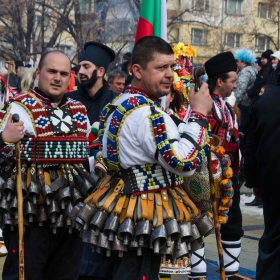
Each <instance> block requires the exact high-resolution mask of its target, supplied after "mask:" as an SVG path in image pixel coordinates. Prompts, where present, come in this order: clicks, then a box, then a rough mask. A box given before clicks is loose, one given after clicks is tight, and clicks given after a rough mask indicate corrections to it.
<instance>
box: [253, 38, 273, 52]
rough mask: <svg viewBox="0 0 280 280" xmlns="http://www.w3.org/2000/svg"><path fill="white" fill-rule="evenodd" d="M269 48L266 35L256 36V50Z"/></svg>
mask: <svg viewBox="0 0 280 280" xmlns="http://www.w3.org/2000/svg"><path fill="white" fill-rule="evenodd" d="M268 49H270V40H269V38H268V37H266V36H256V51H265V50H268Z"/></svg>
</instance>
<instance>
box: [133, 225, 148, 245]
mask: <svg viewBox="0 0 280 280" xmlns="http://www.w3.org/2000/svg"><path fill="white" fill-rule="evenodd" d="M151 232H152V224H151V223H150V222H149V221H148V220H142V221H140V222H138V223H137V225H136V227H135V236H136V239H137V240H138V243H139V246H140V247H142V246H144V242H145V241H146V240H148V239H149V238H150V235H151Z"/></svg>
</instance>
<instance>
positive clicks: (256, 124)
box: [243, 86, 280, 209]
mask: <svg viewBox="0 0 280 280" xmlns="http://www.w3.org/2000/svg"><path fill="white" fill-rule="evenodd" d="M279 91H280V87H279V86H277V87H275V88H273V89H270V90H268V91H266V92H265V93H264V94H263V95H262V96H260V97H259V98H258V99H257V100H256V102H255V104H253V107H252V110H251V113H250V115H249V125H248V131H247V137H246V140H245V145H244V150H243V156H244V172H245V177H246V186H247V187H249V188H253V187H256V188H259V190H260V193H261V197H262V199H263V203H264V204H266V205H268V207H269V208H270V209H273V208H277V207H279V200H280V188H279V170H280V149H279V138H280V125H279V124H280V114H279V105H280V94H279Z"/></svg>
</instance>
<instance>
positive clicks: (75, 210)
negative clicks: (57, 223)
mask: <svg viewBox="0 0 280 280" xmlns="http://www.w3.org/2000/svg"><path fill="white" fill-rule="evenodd" d="M84 205H85V204H84V203H83V202H79V203H78V204H77V205H75V206H74V207H73V209H72V211H71V212H70V213H69V217H70V219H71V220H72V221H75V220H76V217H77V215H78V213H79V212H80V211H81V209H82V208H83V207H84Z"/></svg>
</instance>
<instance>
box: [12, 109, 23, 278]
mask: <svg viewBox="0 0 280 280" xmlns="http://www.w3.org/2000/svg"><path fill="white" fill-rule="evenodd" d="M12 119H13V122H18V121H19V115H18V114H13V118H12ZM16 164H17V201H18V247H19V279H20V280H24V238H23V198H22V182H21V161H20V141H19V142H17V143H16Z"/></svg>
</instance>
